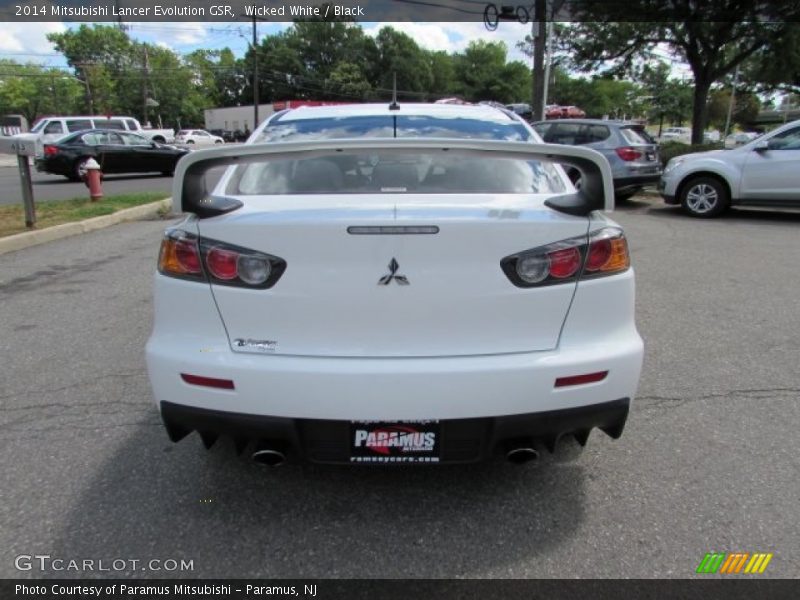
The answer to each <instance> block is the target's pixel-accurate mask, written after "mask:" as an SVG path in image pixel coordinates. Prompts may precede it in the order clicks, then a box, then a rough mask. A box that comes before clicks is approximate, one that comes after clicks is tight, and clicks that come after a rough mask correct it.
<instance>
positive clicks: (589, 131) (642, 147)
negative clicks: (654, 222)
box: [533, 119, 661, 200]
mask: <svg viewBox="0 0 800 600" xmlns="http://www.w3.org/2000/svg"><path fill="white" fill-rule="evenodd" d="M533 128H534V129H535V130H536V133H538V134H539V135H540V136H541V137H542V139H543V140H544V141H545V142H547V143H550V144H567V145H569V146H587V147H589V148H592V149H594V150H597V151H598V152H600V153H601V154H602V155H603V156H605V157H606V159H608V162H609V164H610V165H611V171H612V173H613V175H614V193H615V194H616V197H617V199H618V200H624V199H626V198H629V197H631V196H633V195H634V194H635V193H636V192H638V191H639V190H640V189H642V187H644V186H645V185H651V184H655V183H658V180H659V177H660V176H661V162H660V160H659V157H658V145H657V144H656V143H655V140H653V138H652V137H650V135H649V134H648V133H647V131H645V129H644V126H642V125H640V124H638V123H632V122H627V121H604V120H600V119H560V120H556V121H539V122H537V123H534V124H533ZM568 173H569V175H570V177H571V178H572V180H573V182H579V178H580V173H579V171H578V170H577V169H570V170H569V171H568Z"/></svg>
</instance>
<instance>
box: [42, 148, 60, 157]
mask: <svg viewBox="0 0 800 600" xmlns="http://www.w3.org/2000/svg"><path fill="white" fill-rule="evenodd" d="M56 154H58V148H56V147H55V146H45V147H44V155H45V156H55V155H56Z"/></svg>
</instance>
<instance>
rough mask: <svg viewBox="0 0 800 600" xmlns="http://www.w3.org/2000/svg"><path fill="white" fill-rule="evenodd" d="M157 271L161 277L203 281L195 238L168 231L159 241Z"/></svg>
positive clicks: (179, 232)
mask: <svg viewBox="0 0 800 600" xmlns="http://www.w3.org/2000/svg"><path fill="white" fill-rule="evenodd" d="M158 271H159V272H160V273H161V274H162V275H169V276H171V277H178V278H180V279H196V280H202V279H205V277H204V276H203V269H202V266H201V264H200V251H199V249H198V246H197V236H195V235H192V234H190V233H187V232H185V231H181V230H180V229H173V230H171V231H168V232H167V233H166V235H165V236H164V239H163V240H161V252H159V254H158Z"/></svg>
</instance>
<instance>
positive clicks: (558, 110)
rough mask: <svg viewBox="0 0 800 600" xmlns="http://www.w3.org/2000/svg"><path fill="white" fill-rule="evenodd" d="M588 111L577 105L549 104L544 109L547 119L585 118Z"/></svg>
mask: <svg viewBox="0 0 800 600" xmlns="http://www.w3.org/2000/svg"><path fill="white" fill-rule="evenodd" d="M585 117H586V113H585V112H584V111H583V110H581V109H580V108H578V107H577V106H559V105H558V104H548V105H547V106H545V109H544V118H545V119H583V118H585Z"/></svg>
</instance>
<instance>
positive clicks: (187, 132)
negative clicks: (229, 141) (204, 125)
mask: <svg viewBox="0 0 800 600" xmlns="http://www.w3.org/2000/svg"><path fill="white" fill-rule="evenodd" d="M175 143H176V144H188V145H190V146H191V145H195V146H213V145H214V144H224V143H225V140H224V139H222V137H220V136H218V135H211V134H210V133H209V132H207V131H206V130H205V129H181V130H180V131H179V132H178V133H176V134H175Z"/></svg>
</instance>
